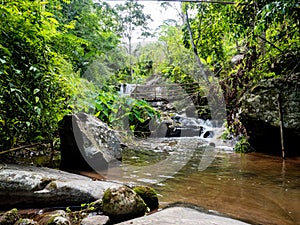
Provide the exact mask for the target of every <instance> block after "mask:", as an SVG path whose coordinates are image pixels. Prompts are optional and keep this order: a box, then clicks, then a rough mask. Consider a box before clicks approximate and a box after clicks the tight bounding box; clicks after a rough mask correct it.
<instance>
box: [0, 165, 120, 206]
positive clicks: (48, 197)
mask: <svg viewBox="0 0 300 225" xmlns="http://www.w3.org/2000/svg"><path fill="white" fill-rule="evenodd" d="M112 186H118V184H116V183H113V182H105V181H93V180H92V179H90V178H87V177H84V176H80V175H76V174H72V173H67V172H64V171H60V170H55V169H49V168H44V167H33V166H21V165H12V164H8V165H7V167H6V168H5V169H2V170H0V207H1V208H12V206H17V207H25V206H26V207H29V206H35V207H37V206H40V207H48V206H69V205H80V204H81V203H86V202H92V201H95V200H97V199H101V198H102V196H103V193H104V191H105V190H106V189H108V188H109V187H112Z"/></svg>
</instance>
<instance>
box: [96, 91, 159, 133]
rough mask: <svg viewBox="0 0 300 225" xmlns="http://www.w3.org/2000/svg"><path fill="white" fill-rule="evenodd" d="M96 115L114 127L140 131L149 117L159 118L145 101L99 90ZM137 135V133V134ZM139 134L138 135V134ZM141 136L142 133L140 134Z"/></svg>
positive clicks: (156, 112)
mask: <svg viewBox="0 0 300 225" xmlns="http://www.w3.org/2000/svg"><path fill="white" fill-rule="evenodd" d="M95 109H96V114H95V115H96V117H98V118H99V119H100V120H101V121H103V122H106V123H107V124H108V125H110V126H111V127H113V128H115V129H121V130H125V131H126V130H127V131H128V129H130V130H131V131H132V132H135V134H137V132H142V133H143V130H140V129H142V128H143V127H144V126H147V123H149V121H150V120H151V119H154V118H159V117H160V113H159V112H158V111H157V110H155V109H154V108H153V107H151V106H150V105H149V104H148V103H147V102H146V101H144V100H138V99H133V98H130V97H122V96H119V95H118V94H116V93H115V94H114V93H111V92H104V91H101V92H100V93H99V95H98V97H97V99H96V101H95ZM137 135H138V134H137ZM138 136H139V135H138ZM141 136H143V135H141Z"/></svg>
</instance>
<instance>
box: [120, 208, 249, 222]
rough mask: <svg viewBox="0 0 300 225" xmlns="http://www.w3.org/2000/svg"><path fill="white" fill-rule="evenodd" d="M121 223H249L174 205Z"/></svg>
mask: <svg viewBox="0 0 300 225" xmlns="http://www.w3.org/2000/svg"><path fill="white" fill-rule="evenodd" d="M118 224H119V225H152V224H155V225H167V224H170V225H182V224H184V225H210V224H211V225H215V224H218V225H228V224H230V225H247V224H248V223H244V222H241V221H238V220H234V219H231V218H227V217H222V216H217V215H211V214H207V213H204V212H200V211H198V210H195V209H191V208H185V207H172V208H167V209H164V210H162V211H160V212H157V213H153V214H151V215H148V216H144V217H139V218H136V219H132V220H129V221H125V222H122V223H118Z"/></svg>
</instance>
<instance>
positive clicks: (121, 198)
mask: <svg viewBox="0 0 300 225" xmlns="http://www.w3.org/2000/svg"><path fill="white" fill-rule="evenodd" d="M141 190H147V191H146V192H144V193H146V195H145V194H143V193H141V192H140V191H141ZM149 190H151V191H150V192H149ZM147 192H148V193H151V194H150V195H149V194H148V195H147ZM137 193H138V194H137ZM149 196H151V197H152V200H151V201H152V203H153V202H154V203H155V202H157V203H155V204H154V208H153V204H151V201H150V202H149ZM147 198H148V199H147ZM153 199H154V201H153ZM104 203H105V204H104ZM146 203H147V204H148V205H147V204H146ZM151 206H152V207H151ZM14 207H17V208H18V209H16V208H14ZM150 207H151V209H152V212H154V211H155V210H156V208H157V207H158V201H157V195H156V193H155V191H154V190H153V189H151V188H146V189H145V188H143V189H140V188H139V189H134V188H133V189H131V188H129V187H128V186H124V185H122V184H120V183H116V182H107V181H100V180H92V179H90V178H88V177H84V176H81V175H77V174H72V173H68V172H64V171H60V170H55V169H50V168H45V167H34V166H24V165H14V164H8V165H5V167H3V168H2V169H1V171H0V209H1V210H2V213H0V224H3V225H4V224H7V225H9V224H14V225H17V224H19V225H20V224H23V225H26V224H41V225H43V224H45V225H50V224H51V225H56V224H60V225H65V224H66V225H68V224H82V225H89V224H93V225H95V224H99V225H100V224H115V223H118V222H121V221H124V220H128V219H132V220H129V221H128V222H121V224H153V223H155V224H182V223H183V222H184V224H214V223H218V224H229V223H230V224H246V223H243V222H240V221H237V220H233V219H230V218H226V217H221V216H217V215H212V213H210V214H209V212H204V211H201V210H195V209H192V208H190V207H186V206H185V207H183V206H180V207H174V208H168V209H164V210H160V211H159V212H156V213H154V214H153V213H151V215H148V216H145V217H144V215H146V214H148V213H149V212H150ZM33 208H35V209H33ZM36 208H38V209H36ZM4 209H7V210H8V209H11V210H9V211H7V212H5V211H4ZM153 210H154V211H153ZM213 214H215V213H213ZM134 217H139V218H137V219H135V218H134Z"/></svg>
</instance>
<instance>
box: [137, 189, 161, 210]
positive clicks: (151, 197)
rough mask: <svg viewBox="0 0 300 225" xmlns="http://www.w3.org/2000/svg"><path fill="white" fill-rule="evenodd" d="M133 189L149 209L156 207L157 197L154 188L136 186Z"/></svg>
mask: <svg viewBox="0 0 300 225" xmlns="http://www.w3.org/2000/svg"><path fill="white" fill-rule="evenodd" d="M133 190H134V191H135V192H136V193H137V194H138V195H139V196H140V197H141V198H142V199H143V200H144V202H145V203H146V205H147V206H148V207H149V209H150V211H152V210H155V209H158V206H159V203H158V197H157V193H156V191H155V190H154V188H152V187H149V186H136V187H134V188H133Z"/></svg>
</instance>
